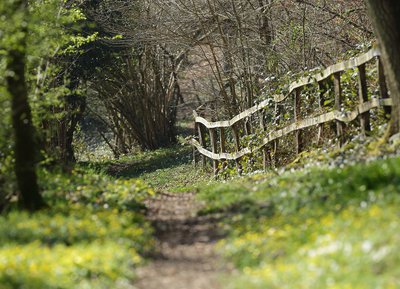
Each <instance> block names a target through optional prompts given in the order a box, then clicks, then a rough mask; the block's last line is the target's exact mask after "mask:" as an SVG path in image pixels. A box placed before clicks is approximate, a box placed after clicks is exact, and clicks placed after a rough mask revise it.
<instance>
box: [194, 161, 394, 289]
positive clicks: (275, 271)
mask: <svg viewBox="0 0 400 289" xmlns="http://www.w3.org/2000/svg"><path fill="white" fill-rule="evenodd" d="M399 191H400V158H395V159H389V160H377V161H372V162H369V163H367V162H364V163H360V164H353V165H342V166H341V167H340V168H339V167H338V168H332V167H325V168H324V167H322V166H319V167H311V168H307V169H303V170H298V171H286V172H283V173H282V174H280V175H279V176H277V175H275V174H259V175H254V176H251V177H247V178H242V179H239V180H236V181H232V182H230V183H227V184H219V185H213V186H209V187H207V188H203V189H202V190H201V192H200V195H199V197H200V199H201V200H203V201H205V202H206V204H207V207H206V208H205V209H204V210H203V213H204V214H205V213H210V212H213V213H220V214H222V215H224V216H226V217H225V218H224V219H223V222H222V225H223V228H224V229H225V230H226V232H227V233H228V234H229V237H228V238H227V239H226V240H224V241H221V242H220V244H219V245H220V249H221V251H222V253H223V254H224V256H225V257H226V258H228V260H230V261H231V262H233V263H234V264H235V266H236V267H237V268H238V270H239V272H240V274H239V277H237V278H234V280H230V281H229V282H228V283H229V285H228V286H227V287H228V288H317V289H318V288H321V289H322V288H374V289H376V288H399V287H398V286H399V284H400V270H399V269H398V268H399V264H400V253H399V252H400V251H399V245H398V244H399V241H400V234H399V229H400V221H399V212H398V206H399V204H400V196H399Z"/></svg>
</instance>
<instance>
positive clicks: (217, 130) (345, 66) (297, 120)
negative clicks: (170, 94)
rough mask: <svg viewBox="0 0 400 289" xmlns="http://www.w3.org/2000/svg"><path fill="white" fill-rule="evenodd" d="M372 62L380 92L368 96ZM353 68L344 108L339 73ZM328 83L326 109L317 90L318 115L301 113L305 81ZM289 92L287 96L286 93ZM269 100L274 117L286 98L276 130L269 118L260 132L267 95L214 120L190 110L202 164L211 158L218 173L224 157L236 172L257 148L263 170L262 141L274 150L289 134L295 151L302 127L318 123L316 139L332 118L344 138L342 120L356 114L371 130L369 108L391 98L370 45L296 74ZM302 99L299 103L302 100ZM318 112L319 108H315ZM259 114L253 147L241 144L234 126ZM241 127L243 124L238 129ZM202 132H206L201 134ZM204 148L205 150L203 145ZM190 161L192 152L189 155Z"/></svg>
mask: <svg viewBox="0 0 400 289" xmlns="http://www.w3.org/2000/svg"><path fill="white" fill-rule="evenodd" d="M375 59H376V63H377V71H378V80H377V83H378V84H379V91H380V97H379V98H373V99H370V97H369V93H368V85H367V79H368V78H367V73H366V65H367V64H368V63H372V61H375ZM351 69H357V78H358V98H359V99H358V105H357V107H356V108H355V109H354V110H351V111H344V107H343V101H344V100H345V99H344V98H343V95H342V83H341V76H342V74H343V73H344V72H346V71H348V70H351ZM327 82H328V83H329V85H330V86H332V87H331V89H332V90H333V93H334V107H333V110H332V111H329V112H324V111H323V107H324V99H323V95H322V93H319V95H318V100H319V101H318V103H319V112H320V113H319V114H317V115H315V112H314V113H313V114H314V115H313V116H305V117H304V112H302V106H301V104H302V103H303V102H304V101H302V91H303V89H305V88H306V87H307V86H310V85H316V84H318V86H319V87H321V88H322V87H323V86H324V85H325V88H326V83H327ZM289 96H290V97H289ZM273 99H274V102H275V103H274V107H275V111H274V114H275V116H276V119H278V117H277V116H279V115H280V114H281V113H282V112H281V110H280V109H279V105H280V104H281V103H284V102H285V101H288V100H289V99H291V100H292V101H293V100H294V102H293V103H292V109H293V111H291V113H292V115H293V118H292V120H291V123H290V124H289V125H286V126H285V127H282V128H279V129H278V121H276V122H275V123H274V127H275V129H272V130H271V131H266V127H267V126H266V124H265V123H264V118H263V117H262V113H263V111H264V110H265V108H267V107H270V102H271V101H270V100H265V101H262V102H261V103H259V104H258V105H255V106H253V107H251V108H249V109H247V110H245V111H243V112H242V113H240V114H238V115H236V116H235V117H234V118H232V119H231V120H226V121H216V122H210V121H207V120H206V119H205V118H203V117H201V116H199V115H198V113H197V112H196V111H194V117H195V129H196V133H197V134H198V135H197V137H196V138H192V139H191V140H190V144H191V145H193V146H194V148H195V149H197V151H198V152H199V153H200V154H201V158H202V163H203V165H205V163H206V158H209V159H211V161H212V164H213V170H214V174H215V175H217V174H218V170H219V166H218V164H219V162H225V161H227V160H233V161H236V165H237V168H238V171H239V173H240V171H241V168H240V162H239V160H240V158H242V157H244V156H246V155H250V154H252V153H254V152H256V151H258V150H263V162H264V169H265V168H266V166H267V160H268V158H269V156H268V155H267V154H268V152H267V150H266V149H265V148H266V147H267V146H272V148H273V150H275V151H276V150H277V146H278V139H280V138H282V137H285V136H287V135H288V134H290V133H294V134H295V146H296V153H297V154H299V153H300V152H301V151H302V150H303V139H302V133H301V132H302V130H304V129H307V128H310V127H317V128H318V139H319V138H320V137H321V133H322V130H323V124H325V123H328V122H332V121H334V122H335V123H336V136H337V138H338V140H339V143H340V144H343V142H344V139H345V137H344V127H345V125H346V124H347V123H350V122H352V121H354V120H356V119H357V118H359V119H360V126H361V130H362V132H363V133H366V132H368V131H369V130H371V124H370V110H371V109H373V108H377V107H381V106H382V107H384V109H385V111H387V112H390V108H389V107H390V106H391V105H392V100H391V99H390V98H389V95H388V89H387V86H386V81H385V76H384V73H383V66H382V63H381V59H380V52H379V50H377V49H371V50H370V51H368V52H367V53H365V54H362V55H361V56H358V57H356V58H352V59H350V60H347V61H344V62H341V63H337V64H334V65H332V66H330V67H328V68H326V69H324V70H323V71H322V72H318V73H315V74H313V75H311V76H307V77H302V78H300V79H298V80H297V81H295V82H293V83H291V84H290V86H289V91H288V93H287V94H285V95H275V96H274V97H273ZM303 104H304V103H303ZM321 111H322V113H321ZM260 114H261V117H259V128H260V129H261V130H262V131H263V137H262V139H261V140H260V141H259V143H257V144H256V145H255V146H251V147H250V146H247V147H243V148H242V147H241V144H240V137H241V136H240V135H239V133H240V131H241V127H240V125H246V121H247V120H248V119H251V118H252V117H254V116H255V115H260ZM227 130H230V136H231V139H232V140H231V141H233V145H229V147H231V148H234V149H231V150H233V151H228V149H227V147H228V146H227V138H226V134H227V133H226V132H227ZM242 131H243V129H242ZM206 133H208V136H209V137H206ZM207 147H209V148H210V149H208V148H207ZM195 163H196V157H195Z"/></svg>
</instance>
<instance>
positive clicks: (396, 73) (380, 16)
mask: <svg viewBox="0 0 400 289" xmlns="http://www.w3.org/2000/svg"><path fill="white" fill-rule="evenodd" d="M366 2H367V6H368V11H369V14H370V17H371V20H372V24H373V26H374V28H375V32H376V34H377V37H378V40H379V44H380V46H381V51H382V60H383V64H384V66H385V72H386V74H387V79H388V82H389V83H388V84H389V89H390V95H391V98H392V99H393V107H392V116H391V121H390V126H389V129H388V136H391V135H394V134H397V133H399V132H400V18H399V15H400V1H399V0H366Z"/></svg>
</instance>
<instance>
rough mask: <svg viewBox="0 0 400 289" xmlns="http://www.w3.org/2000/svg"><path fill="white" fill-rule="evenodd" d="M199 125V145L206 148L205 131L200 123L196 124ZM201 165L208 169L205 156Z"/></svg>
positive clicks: (202, 157) (202, 156)
mask: <svg viewBox="0 0 400 289" xmlns="http://www.w3.org/2000/svg"><path fill="white" fill-rule="evenodd" d="M196 124H197V133H198V135H199V143H200V145H201V147H203V148H204V147H205V141H204V132H203V129H202V128H201V124H200V123H196ZM201 163H202V166H203V168H205V167H206V157H205V156H204V155H201Z"/></svg>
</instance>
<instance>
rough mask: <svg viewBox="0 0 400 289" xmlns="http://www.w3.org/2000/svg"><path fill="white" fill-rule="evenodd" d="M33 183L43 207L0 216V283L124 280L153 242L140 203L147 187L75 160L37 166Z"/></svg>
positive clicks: (125, 283) (13, 287) (12, 286)
mask: <svg viewBox="0 0 400 289" xmlns="http://www.w3.org/2000/svg"><path fill="white" fill-rule="evenodd" d="M40 184H41V187H42V189H43V195H44V197H45V199H46V202H47V204H48V205H49V208H48V209H45V210H42V211H40V212H37V213H34V214H28V213H26V212H21V211H18V210H14V209H12V208H10V209H9V211H8V212H7V214H4V215H2V216H0V288H1V289H17V288H18V289H20V288H30V289H42V288H48V289H56V288H57V289H75V288H77V289H78V288H79V289H80V288H100V289H101V288H121V289H122V288H131V284H132V282H133V280H134V278H135V267H137V266H139V265H140V264H142V263H143V260H144V259H143V257H142V256H144V255H146V254H148V253H149V252H150V251H151V250H152V249H153V245H154V242H153V237H152V228H151V226H150V224H149V223H148V222H147V221H146V220H145V218H144V215H143V213H144V211H143V208H144V206H143V203H142V202H143V200H144V199H145V198H146V197H147V196H149V195H152V194H154V192H153V190H151V189H150V188H149V187H148V186H147V185H145V184H144V183H143V182H142V181H139V180H136V179H129V180H128V179H126V180H118V179H114V178H112V177H109V176H106V175H104V174H99V173H96V172H95V171H93V170H90V169H83V168H79V167H77V168H76V169H74V170H73V171H72V172H71V174H68V175H67V174H64V173H61V172H59V173H57V172H50V171H47V170H44V169H41V170H40Z"/></svg>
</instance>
